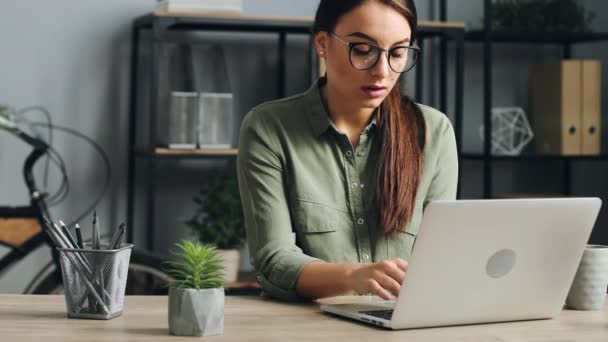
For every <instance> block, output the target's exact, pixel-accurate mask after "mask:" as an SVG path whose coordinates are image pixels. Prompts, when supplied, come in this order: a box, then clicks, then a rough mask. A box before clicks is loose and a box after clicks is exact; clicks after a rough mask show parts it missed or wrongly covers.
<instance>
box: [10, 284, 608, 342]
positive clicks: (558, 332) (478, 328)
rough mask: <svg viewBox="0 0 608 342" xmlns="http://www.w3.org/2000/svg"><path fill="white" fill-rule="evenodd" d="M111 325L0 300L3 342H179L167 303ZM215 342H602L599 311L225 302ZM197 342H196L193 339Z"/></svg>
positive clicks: (142, 306) (41, 301)
mask: <svg viewBox="0 0 608 342" xmlns="http://www.w3.org/2000/svg"><path fill="white" fill-rule="evenodd" d="M125 307H126V309H125V311H124V313H123V315H122V316H119V317H117V318H114V319H112V320H109V321H97V320H80V319H68V318H67V316H66V313H65V312H66V311H65V310H66V308H65V302H64V299H63V296H29V295H28V296H25V295H0V340H2V341H18V342H26V341H37V342H53V341H87V342H91V341H113V342H115V341H146V342H151V341H178V340H182V339H187V338H181V337H175V336H170V335H169V334H168V323H167V297H165V296H150V297H127V298H126V299H125ZM224 324H225V326H224V334H223V335H221V336H214V337H206V338H205V340H217V341H297V340H299V341H337V342H339V341H349V342H352V341H353V338H356V340H361V341H366V340H367V341H371V340H372V339H375V340H376V341H382V342H385V341H555V340H560V341H566V340H567V341H574V340H576V341H602V342H606V341H608V301H607V303H606V306H605V307H604V309H603V310H602V311H589V312H585V311H563V312H562V313H561V314H560V315H559V316H558V317H557V318H556V319H552V320H539V321H527V322H514V323H498V324H483V325H468V326H458V327H445V328H432V329H413V330H400V331H390V330H384V329H381V328H376V327H373V326H368V325H364V324H359V323H354V322H351V321H345V320H342V319H339V318H335V317H330V316H327V315H325V314H322V313H321V312H320V311H319V308H318V306H317V305H316V304H286V303H279V302H274V301H270V300H265V299H261V298H257V297H226V308H225V323H224ZM197 340H200V339H199V338H197Z"/></svg>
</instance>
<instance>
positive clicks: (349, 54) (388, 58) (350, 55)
mask: <svg viewBox="0 0 608 342" xmlns="http://www.w3.org/2000/svg"><path fill="white" fill-rule="evenodd" d="M327 33H329V34H330V35H332V36H334V37H336V38H337V39H338V40H339V41H340V42H341V43H342V44H344V45H346V46H347V47H348V48H349V50H348V61H349V62H350V65H352V67H353V68H355V69H357V70H361V71H365V70H369V69H371V68H373V67H375V66H376V64H378V61H379V60H380V56H381V55H382V53H383V52H386V53H387V54H386V58H387V60H388V66H389V67H390V68H391V70H393V71H394V72H396V73H399V74H403V73H406V72H408V71H410V70H412V69H413V68H414V67H415V66H416V64H418V59H420V54H421V52H422V51H421V50H420V47H418V46H417V45H416V44H411V45H402V46H397V47H394V48H392V49H389V50H387V49H383V48H381V47H379V46H378V45H376V44H372V43H367V42H354V43H353V42H349V41H347V40H345V39H344V38H342V37H340V36H339V35H337V34H336V33H335V32H332V31H328V32H327ZM359 45H369V46H372V47H374V48H376V49H378V50H379V51H380V53H379V54H378V58H376V61H375V62H374V63H373V64H372V65H370V66H369V67H367V68H364V69H360V68H357V67H356V66H355V64H354V63H353V60H352V51H353V49H354V48H355V47H357V46H359ZM404 48H405V49H409V50H414V51H416V60H415V61H414V63H412V65H411V66H410V67H409V68H407V69H405V70H403V71H397V70H395V69H394V68H393V66H392V65H391V52H393V51H394V50H397V49H404Z"/></svg>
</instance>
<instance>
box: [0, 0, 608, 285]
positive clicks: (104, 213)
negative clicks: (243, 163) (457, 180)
mask: <svg viewBox="0 0 608 342" xmlns="http://www.w3.org/2000/svg"><path fill="white" fill-rule="evenodd" d="M586 2H588V3H589V6H590V8H593V9H595V10H596V11H597V13H607V12H606V10H607V9H608V8H607V7H608V4H606V2H605V1H599V0H594V1H591V0H588V1H586ZM154 3H155V1H153V0H131V1H120V0H106V1H79V0H56V1H53V2H42V1H32V0H20V1H17V0H12V1H11V0H9V1H3V2H2V4H0V44H1V46H2V54H1V56H2V57H0V61H1V63H0V75H2V77H1V78H0V103H9V104H11V105H14V106H16V107H18V108H22V107H26V106H29V105H33V104H38V105H42V106H44V107H46V108H48V109H49V110H50V112H51V113H52V115H53V121H54V123H56V124H59V125H64V126H68V127H71V128H74V129H76V130H78V131H80V132H82V133H84V134H86V135H88V136H90V137H92V138H94V139H95V140H96V141H98V142H99V143H100V144H101V145H102V146H103V148H104V149H105V150H106V151H107V152H108V154H109V155H110V158H111V161H112V167H113V171H114V174H113V182H112V187H111V189H110V191H109V193H108V194H107V195H106V196H105V198H104V200H103V202H102V203H101V204H100V205H99V206H98V208H97V209H98V212H99V213H100V215H101V217H102V218H103V221H102V222H103V223H105V224H107V225H108V226H112V227H113V226H116V225H117V224H119V223H120V222H121V221H123V220H124V219H125V216H126V213H125V207H126V201H125V192H126V191H125V185H126V180H125V176H126V141H127V130H126V119H127V109H128V108H127V106H128V78H129V55H130V50H129V49H130V45H129V44H130V35H129V28H130V24H131V21H132V19H133V18H134V17H136V16H139V15H141V14H144V13H146V12H149V11H150V9H151V8H152V6H153V5H154ZM317 3H318V1H317V0H306V1H302V0H299V1H296V0H290V1H286V0H283V1H274V0H244V4H245V11H246V12H248V13H255V14H273V15H297V16H310V15H313V14H314V10H315V8H316V5H317ZM448 3H449V19H450V20H461V21H465V22H467V24H468V25H469V26H476V25H477V26H478V24H479V22H480V17H481V14H482V11H481V4H482V1H481V0H475V1H469V0H467V1H465V0H460V1H448ZM417 4H418V7H419V12H420V17H421V19H433V18H435V16H436V7H437V4H436V3H434V1H432V0H425V1H422V0H418V1H417ZM599 19H600V17H599V16H598V18H597V19H596V25H597V29H600V30H603V31H608V23H606V22H605V21H601V20H599ZM191 38H194V39H195V40H196V41H197V42H198V43H201V44H203V43H207V42H210V41H211V42H213V41H218V40H220V41H223V42H225V44H224V46H225V51H226V55H227V61H228V63H227V69H228V75H229V78H230V79H231V83H232V87H233V91H234V92H235V96H236V98H238V99H239V101H238V103H237V112H239V113H240V114H241V115H242V114H244V113H245V112H246V111H247V109H248V108H250V107H251V106H253V105H255V104H257V103H260V102H262V101H265V100H270V99H273V98H274V97H276V88H275V86H274V77H275V74H276V37H275V36H273V35H252V34H248V35H245V34H243V35H239V34H236V35H230V34H228V35H219V36H218V35H208V34H197V35H194V37H191ZM306 43H307V39H306V37H302V36H291V37H290V38H289V41H288V44H289V56H290V61H291V62H290V63H289V70H288V80H289V86H288V89H287V91H288V93H289V94H293V93H297V92H300V91H302V90H304V89H305V88H306V86H307V85H308V82H307V79H306V78H305V77H304V76H303V75H304V74H305V70H306V68H305V65H304V61H305V57H303V55H304V52H305V51H306ZM243 51H246V53H244V52H243ZM494 51H495V57H496V65H495V69H494V70H495V82H494V91H495V101H494V105H496V106H499V105H501V106H502V105H512V104H522V102H523V101H524V100H523V99H525V95H526V90H525V89H526V87H525V85H526V83H527V79H526V77H527V76H526V75H527V71H526V70H527V66H528V64H529V63H531V62H534V61H536V60H541V59H544V58H546V57H550V58H559V53H560V50H559V49H555V48H551V47H547V48H544V49H543V48H540V47H527V46H517V45H501V46H499V47H497V48H496V49H495V50H494ZM574 51H575V56H576V57H589V58H602V59H603V60H604V61H605V60H606V59H607V58H608V52H607V51H608V49H607V47H606V44H605V43H603V44H586V45H584V46H581V47H577V48H576V49H575V50H574ZM164 52H165V54H166V56H168V60H169V61H168V62H167V63H166V68H165V69H164V71H163V76H162V77H164V78H165V81H166V84H174V83H171V82H176V80H175V79H174V78H173V75H174V72H173V71H174V70H175V68H176V62H175V60H174V61H173V62H171V58H172V57H171V56H172V54H174V53H175V48H174V47H173V46H170V45H168V46H167V47H166V49H165V50H164ZM436 56H437V55H436V53H435V52H434V51H431V50H429V51H428V52H427V57H426V58H435V57H436ZM481 58H482V57H481V48H480V46H479V45H476V44H473V43H471V44H467V49H466V77H465V83H466V87H465V100H464V105H465V126H466V127H465V140H464V142H465V148H466V150H468V151H480V150H481V142H480V139H479V134H478V126H479V123H480V122H481V109H482V102H481V97H482V82H481V81H482V73H481V68H480V65H481ZM148 59H149V53H148V51H147V50H146V49H144V50H143V56H142V60H141V67H142V68H144V67H145V66H146V65H147V64H146V63H147V61H148ZM428 64H429V63H427V65H428ZM605 74H606V71H605ZM427 75H434V76H438V75H437V70H434V69H431V68H429V69H428V70H427ZM450 77H451V76H450ZM148 78H149V76H146V75H143V76H142V79H141V81H142V83H143V84H145V83H146V81H147V79H148ZM500 79H503V80H504V81H499V80H500ZM604 80H606V78H604ZM413 81H414V80H413V77H408V79H407V80H406V82H407V83H408V88H409V89H413ZM252 89H255V91H252ZM604 93H606V92H604ZM426 94H427V95H428V96H427V97H426V98H425V100H424V101H423V102H425V103H428V104H431V105H433V104H436V103H437V102H436V101H435V100H436V91H435V87H434V86H433V84H432V82H427V88H426ZM449 103H453V99H450V102H449ZM524 104H525V103H524ZM604 104H606V100H604ZM146 105H147V102H145V98H144V99H143V101H142V103H141V106H140V109H141V110H142V111H145V107H146ZM607 107H608V106H606V105H605V106H604V108H607ZM448 114H449V115H451V113H448ZM604 122H605V123H606V120H605V121H604ZM143 124H144V123H142V125H143ZM604 128H605V130H604V131H605V132H608V128H607V126H606V125H604ZM604 141H606V139H604ZM55 147H56V148H57V150H58V151H59V152H60V153H61V154H62V156H63V157H64V158H65V159H66V163H67V164H68V169H69V177H70V181H71V183H72V191H71V194H70V196H69V197H68V199H67V200H66V201H65V202H63V203H62V204H61V205H59V206H57V207H56V208H53V215H54V216H56V217H61V218H63V219H64V221H69V220H71V219H72V218H73V217H74V216H75V215H76V214H78V213H80V212H81V211H82V210H83V209H84V208H85V206H86V205H87V204H88V203H89V201H91V199H92V198H93V197H94V196H95V194H96V193H97V192H98V191H99V190H100V186H101V179H102V178H103V173H102V171H101V168H100V165H101V164H100V163H101V162H100V160H99V159H98V158H97V157H96V156H95V154H94V153H93V152H92V150H91V149H90V148H89V147H88V146H87V145H86V144H84V143H82V142H81V141H79V140H77V139H75V138H72V137H67V136H65V135H62V134H60V133H56V139H55ZM27 151H28V149H27V148H26V147H25V146H24V145H23V144H21V143H20V142H19V141H17V140H16V139H14V138H13V137H11V136H9V135H8V134H6V133H1V132H0V165H1V177H0V205H6V204H26V203H27V196H26V193H25V188H24V185H23V181H22V179H21V174H20V171H21V165H22V160H23V157H24V156H25V154H26V153H27ZM210 164H212V163H207V162H192V161H190V162H186V161H180V162H166V163H162V164H161V165H160V168H159V173H160V175H161V177H159V179H161V178H162V180H163V181H162V182H160V184H159V187H158V200H157V212H156V213H155V216H154V219H155V221H156V223H157V234H156V236H155V244H156V247H157V251H158V252H159V253H166V251H167V249H168V248H170V247H171V246H172V244H173V242H174V241H177V240H178V239H180V238H183V237H188V236H189V233H188V231H187V230H186V229H185V228H184V227H183V225H182V224H180V223H179V220H180V219H182V218H185V217H187V216H188V215H189V213H190V212H191V211H192V204H191V201H190V198H191V197H192V196H193V195H194V194H195V193H196V190H197V189H198V186H197V184H202V183H203V182H204V181H205V179H206V178H207V173H208V172H210V171H209V170H210V168H211V167H212V166H214V165H210ZM215 166H216V165H215ZM540 166H542V165H540ZM606 166H607V165H606V164H605V163H603V162H602V163H598V162H592V163H591V162H585V163H583V162H580V163H577V164H576V167H575V169H574V174H573V178H574V179H575V182H574V184H575V191H576V193H578V194H585V195H590V194H597V195H603V194H604V193H605V189H608V182H607V181H604V180H603V179H604V177H602V174H603V173H605V172H604V171H605V167H606ZM555 168H556V169H557V170H559V165H555ZM530 170H532V172H530ZM38 171H39V172H40V171H41V170H38ZM463 176H464V182H465V184H464V188H465V189H468V190H467V191H466V193H465V196H466V197H477V196H479V195H480V192H479V189H480V187H479V184H480V168H479V167H478V165H475V164H474V163H465V168H464V173H463ZM583 176H584V177H583ZM140 178H142V177H140ZM39 179H41V178H39ZM583 179H584V181H583ZM559 180H560V175H559V171H553V168H552V167H550V168H547V167H544V168H541V167H539V165H525V166H520V167H516V166H511V165H501V166H500V167H499V170H498V171H497V179H496V185H497V186H500V188H501V189H503V188H504V190H506V189H509V188H511V187H513V188H516V189H519V191H523V190H527V189H530V188H533V189H535V190H536V191H550V190H552V189H553V191H557V190H559V184H560V182H559ZM58 184H59V181H58V175H57V173H56V172H52V173H51V177H50V181H49V190H50V191H53V190H54V189H56V187H57V186H58ZM142 195H143V194H142V193H141V191H140V192H139V196H138V203H139V204H142V203H143V198H142ZM138 209H139V210H138V220H137V222H138V224H137V226H136V229H137V234H136V241H135V242H136V244H139V245H141V244H143V243H144V241H145V234H146V233H145V232H144V221H143V217H142V210H141V209H142V207H141V205H140V206H138ZM604 221H605V220H604ZM601 222H603V221H601ZM81 225H82V226H83V227H84V228H85V232H86V233H88V229H89V226H90V224H89V222H82V223H81ZM603 225H604V224H603V223H602V224H600V225H598V227H597V228H596V231H598V229H600V230H601V227H602V226H603ZM605 237H606V235H604V240H603V241H604V242H608V241H607V240H608V239H606V238H605ZM4 251H6V249H0V254H2V253H4ZM48 259H49V251H48V249H43V250H41V251H38V252H37V253H35V255H33V256H31V257H28V258H27V259H26V260H25V261H24V262H22V263H20V264H19V265H18V266H17V267H14V268H13V269H12V270H11V271H9V272H8V273H6V274H3V275H0V292H19V291H21V290H22V289H23V287H24V286H25V284H26V282H27V280H28V279H30V278H31V277H32V275H33V273H35V272H37V270H38V269H39V268H40V267H41V266H42V265H43V264H45V263H46V262H47V261H48ZM242 266H243V268H246V267H247V266H246V265H242Z"/></svg>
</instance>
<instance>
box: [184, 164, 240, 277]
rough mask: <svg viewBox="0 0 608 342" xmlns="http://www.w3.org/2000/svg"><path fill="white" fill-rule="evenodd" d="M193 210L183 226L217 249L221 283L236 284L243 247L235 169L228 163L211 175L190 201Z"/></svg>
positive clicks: (234, 166)
mask: <svg viewBox="0 0 608 342" xmlns="http://www.w3.org/2000/svg"><path fill="white" fill-rule="evenodd" d="M194 203H195V204H196V209H195V212H194V214H193V215H192V217H191V218H189V219H188V220H186V221H185V222H184V224H185V225H186V226H188V228H190V231H191V232H192V233H193V234H194V235H196V237H197V238H198V240H199V241H200V242H202V243H203V244H206V245H213V246H215V247H217V248H218V252H219V254H220V255H221V258H222V260H223V265H224V270H225V272H224V281H225V282H234V281H236V280H237V275H238V270H239V264H240V253H239V249H240V248H241V247H243V245H244V244H245V225H244V218H243V208H242V206H241V198H240V194H239V186H238V181H237V177H236V165H234V163H228V164H227V166H226V169H225V170H222V171H219V172H216V173H215V177H214V178H212V179H210V180H209V181H208V182H206V184H205V186H204V188H203V189H201V190H200V192H199V194H198V195H197V196H196V197H195V198H194Z"/></svg>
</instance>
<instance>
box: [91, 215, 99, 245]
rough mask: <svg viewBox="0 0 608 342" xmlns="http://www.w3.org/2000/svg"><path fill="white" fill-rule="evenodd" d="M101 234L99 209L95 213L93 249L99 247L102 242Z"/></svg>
mask: <svg viewBox="0 0 608 342" xmlns="http://www.w3.org/2000/svg"><path fill="white" fill-rule="evenodd" d="M99 240H100V234H99V222H98V218H97V211H95V212H94V213H93V238H92V241H93V249H99V244H100V241H99Z"/></svg>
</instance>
